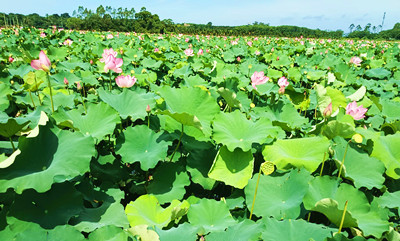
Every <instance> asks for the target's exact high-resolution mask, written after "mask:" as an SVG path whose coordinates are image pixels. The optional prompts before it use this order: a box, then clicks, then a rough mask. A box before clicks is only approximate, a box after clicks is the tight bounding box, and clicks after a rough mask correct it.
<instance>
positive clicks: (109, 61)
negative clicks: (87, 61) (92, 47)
mask: <svg viewBox="0 0 400 241" xmlns="http://www.w3.org/2000/svg"><path fill="white" fill-rule="evenodd" d="M104 63H105V65H104V71H105V72H106V73H107V72H108V70H109V69H111V70H112V71H114V72H115V73H122V69H121V66H122V64H123V61H122V59H121V58H115V57H114V55H109V56H108V57H107V58H106V60H105V62H104Z"/></svg>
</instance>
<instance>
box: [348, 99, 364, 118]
mask: <svg viewBox="0 0 400 241" xmlns="http://www.w3.org/2000/svg"><path fill="white" fill-rule="evenodd" d="M367 111H368V109H367V108H364V107H363V106H362V105H360V106H357V102H355V101H353V102H351V103H349V104H348V105H347V106H346V114H348V115H351V116H352V117H353V118H354V120H361V119H363V118H364V117H365V115H364V114H365V113H366V112H367Z"/></svg>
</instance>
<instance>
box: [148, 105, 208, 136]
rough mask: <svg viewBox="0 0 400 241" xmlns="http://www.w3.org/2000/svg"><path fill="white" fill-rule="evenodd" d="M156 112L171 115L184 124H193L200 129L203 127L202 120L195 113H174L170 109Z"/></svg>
mask: <svg viewBox="0 0 400 241" xmlns="http://www.w3.org/2000/svg"><path fill="white" fill-rule="evenodd" d="M156 113H157V114H162V115H167V116H170V117H171V118H172V119H174V120H176V121H177V122H179V123H181V124H182V125H184V126H192V127H195V128H197V129H199V130H200V131H201V130H202V129H203V128H202V126H201V122H200V121H199V119H198V118H197V117H196V116H195V115H191V114H188V113H172V112H171V111H169V110H163V111H157V112H156Z"/></svg>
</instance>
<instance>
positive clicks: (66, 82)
mask: <svg viewBox="0 0 400 241" xmlns="http://www.w3.org/2000/svg"><path fill="white" fill-rule="evenodd" d="M64 84H65V85H68V84H69V82H68V80H67V78H65V77H64Z"/></svg>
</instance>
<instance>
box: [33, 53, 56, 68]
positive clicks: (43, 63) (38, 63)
mask: <svg viewBox="0 0 400 241" xmlns="http://www.w3.org/2000/svg"><path fill="white" fill-rule="evenodd" d="M31 66H32V68H34V69H37V70H44V71H46V72H49V71H50V67H51V63H50V59H49V58H48V57H47V55H46V54H45V53H44V51H43V50H42V51H40V54H39V59H34V60H32V61H31Z"/></svg>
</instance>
